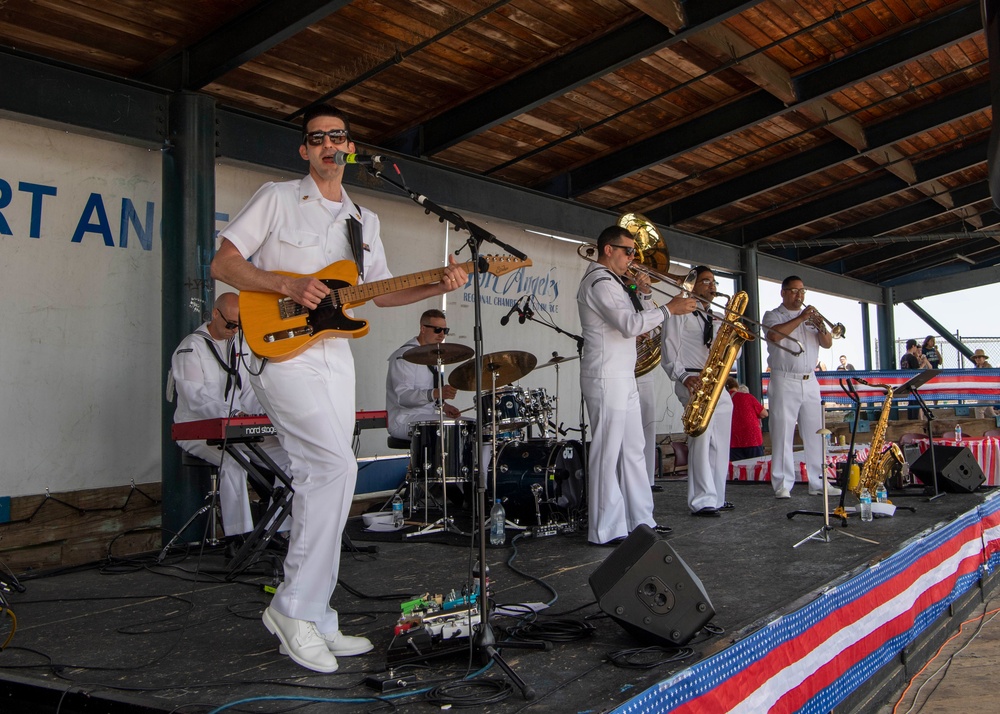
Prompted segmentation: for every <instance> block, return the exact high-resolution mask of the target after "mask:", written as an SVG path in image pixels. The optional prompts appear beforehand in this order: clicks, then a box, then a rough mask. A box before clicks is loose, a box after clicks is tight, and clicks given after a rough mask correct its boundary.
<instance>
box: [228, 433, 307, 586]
mask: <svg viewBox="0 0 1000 714" xmlns="http://www.w3.org/2000/svg"><path fill="white" fill-rule="evenodd" d="M261 441H263V437H261V438H258V439H255V440H253V441H242V440H241V441H240V442H239V443H242V444H244V445H245V446H246V447H247V448H248V449H250V451H252V452H253V453H254V455H255V456H256V457H257V458H258V459H260V460H261V462H262V463H264V465H266V466H267V468H268V469H270V470H271V471H273V472H274V475H275V476H276V477H277V479H278V481H279V482H280V484H279V485H277V486H274V485H272V484H269V483H268V480H267V478H265V477H264V474H263V473H261V471H260V469H259V468H258V467H257V466H256V465H255V464H254V463H253V461H251V460H250V459H248V458H247V457H246V455H245V454H244V453H243V452H242V451H240V449H239V448H237V447H238V445H239V444H238V443H237V442H233V441H229V442H227V443H226V453H227V454H229V455H230V456H231V457H232V458H233V459H235V460H236V463H238V464H239V465H240V466H242V467H243V468H244V469H246V472H247V475H248V476H249V478H251V479H253V481H254V484H255V490H257V491H258V492H260V493H267V492H270V494H271V498H270V504H269V505H268V507H267V510H266V511H265V512H264V515H263V516H261V518H260V520H259V521H258V522H257V525H256V526H255V527H254V529H253V530H252V531H250V533H249V534H248V535H247V537H246V539H245V540H244V541H243V545H242V546H241V547H240V549H239V550H238V551H236V555H235V556H233V559H232V561H231V562H230V563H229V570H228V572H227V573H226V580H227V581H231V580H233V579H234V578H235V577H236V576H237V575H239V574H240V573H242V572H243V571H244V570H246V569H247V568H249V567H250V566H252V565H253V564H254V563H256V562H257V561H258V560H259V559H260V556H261V554H262V553H263V552H264V550H265V549H266V548H267V544H268V543H270V542H271V539H272V538H273V537H274V534H275V533H277V532H278V528H279V527H280V526H281V524H282V523H284V522H285V518H287V517H288V516H289V515H290V514H291V511H292V496H293V495H294V493H295V492H294V490H293V489H292V479H291V477H290V476H289V475H288V474H286V473H285V472H284V471H282V470H281V469H280V468H279V467H278V465H277V464H276V463H274V460H273V459H272V458H271V457H270V456H268V455H267V452H266V451H264V449H262V448H260V442H261ZM208 443H209V444H213V445H218V444H221V443H222V440H215V439H213V440H209V442H208Z"/></svg>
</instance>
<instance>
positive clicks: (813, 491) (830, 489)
mask: <svg viewBox="0 0 1000 714" xmlns="http://www.w3.org/2000/svg"><path fill="white" fill-rule="evenodd" d="M826 492H827V494H828V495H830V496H839V495H840V494H841V493H842V492H841V490H840V489H839V488H837V487H836V486H827V487H826ZM809 495H810V496H822V495H823V487H822V486H820V487H819V488H810V489H809Z"/></svg>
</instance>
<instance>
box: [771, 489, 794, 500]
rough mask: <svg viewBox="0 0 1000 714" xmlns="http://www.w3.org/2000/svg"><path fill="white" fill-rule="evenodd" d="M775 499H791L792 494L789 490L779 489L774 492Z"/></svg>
mask: <svg viewBox="0 0 1000 714" xmlns="http://www.w3.org/2000/svg"><path fill="white" fill-rule="evenodd" d="M774 497H775V498H791V497H792V494H790V493H789V492H788V489H787V488H779V489H778V490H777V491H775V492H774Z"/></svg>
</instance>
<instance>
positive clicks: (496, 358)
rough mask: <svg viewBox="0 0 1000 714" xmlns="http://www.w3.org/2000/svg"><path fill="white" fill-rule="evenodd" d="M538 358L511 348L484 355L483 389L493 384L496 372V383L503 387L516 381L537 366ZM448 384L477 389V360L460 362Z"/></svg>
mask: <svg viewBox="0 0 1000 714" xmlns="http://www.w3.org/2000/svg"><path fill="white" fill-rule="evenodd" d="M537 362H538V360H537V359H535V355H533V354H531V353H530V352H519V351H517V350H510V351H508V352H492V353H490V354H488V355H483V389H488V388H491V387H492V386H493V377H492V376H491V375H492V374H494V373H495V374H496V385H497V386H498V387H503V386H505V385H508V384H510V383H511V382H516V381H517V380H519V379H520V378H521V377H523V376H524V375H526V374H528V372H530V371H531V370H533V369H534V368H535V364H537ZM448 384H450V385H451V386H453V387H454V388H455V389H462V390H465V391H469V392H474V391H475V390H476V361H475V360H474V359H472V360H469V361H468V362H466V363H465V364H460V365H459V366H458V367H456V368H455V370H454V371H453V372H452V373H451V376H449V377H448Z"/></svg>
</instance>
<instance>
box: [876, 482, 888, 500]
mask: <svg viewBox="0 0 1000 714" xmlns="http://www.w3.org/2000/svg"><path fill="white" fill-rule="evenodd" d="M875 500H876V501H878V502H879V503H887V502H888V501H889V492H888V491H886V488H885V481H882V482H880V483H879V485H878V488H876V489H875Z"/></svg>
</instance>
